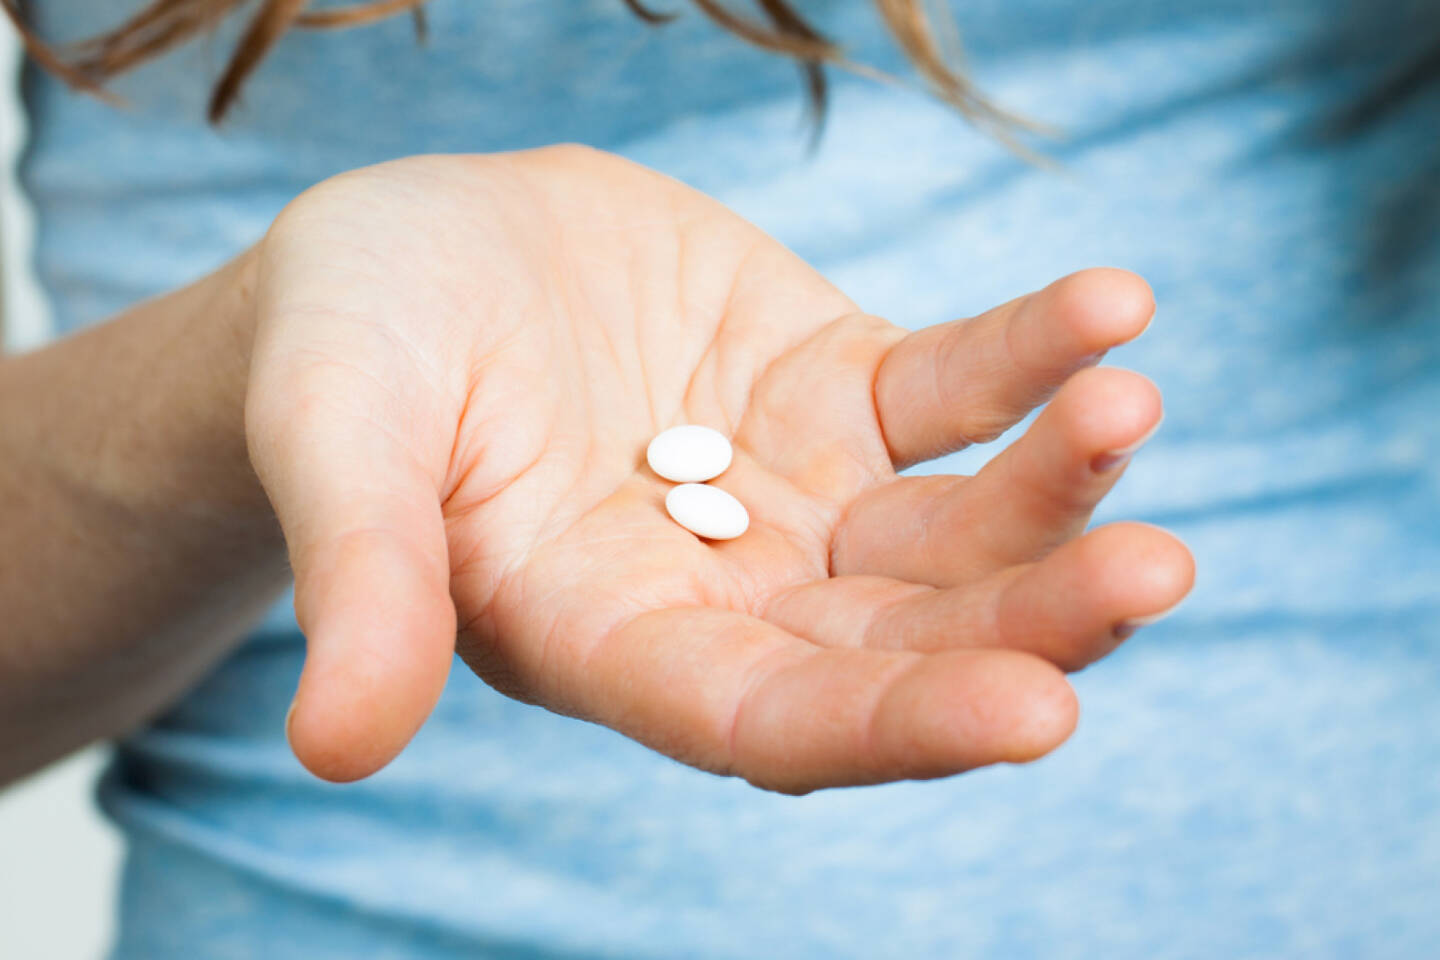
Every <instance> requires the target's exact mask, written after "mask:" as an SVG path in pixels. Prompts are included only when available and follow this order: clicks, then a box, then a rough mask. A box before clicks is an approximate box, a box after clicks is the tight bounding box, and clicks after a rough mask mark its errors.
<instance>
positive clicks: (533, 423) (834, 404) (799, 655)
mask: <svg viewBox="0 0 1440 960" xmlns="http://www.w3.org/2000/svg"><path fill="white" fill-rule="evenodd" d="M257 296H258V306H259V313H260V318H261V327H260V333H259V336H258V339H257V346H256V351H255V357H254V361H253V366H252V378H251V386H250V392H249V398H248V406H247V428H248V432H249V436H250V445H251V451H252V458H253V460H254V463H255V466H256V469H257V472H258V473H259V475H260V477H261V479H262V481H263V482H264V483H265V486H266V489H267V491H268V492H269V493H270V495H271V499H272V501H273V502H274V504H275V506H276V510H277V513H278V515H279V517H280V520H281V523H282V525H283V527H284V530H285V534H286V538H287V542H288V543H289V546H290V551H291V558H292V563H293V565H294V568H295V572H296V607H297V613H298V615H299V618H300V622H301V625H302V628H303V629H304V631H305V634H306V637H307V642H308V644H309V653H308V656H307V661H306V668H305V673H304V676H303V677H302V681H301V686H300V691H299V693H298V694H297V699H296V706H295V709H294V711H293V714H292V718H291V722H290V736H291V742H292V744H293V745H294V747H295V750H296V753H297V755H298V756H299V757H300V759H301V760H302V761H303V762H304V763H305V764H306V765H307V766H309V767H310V768H311V769H312V770H314V771H315V772H317V773H319V774H320V775H322V776H327V777H330V778H333V779H350V778H354V777H358V776H363V775H365V774H367V773H370V772H372V771H373V770H375V769H377V768H378V767H379V766H381V765H383V764H384V763H386V762H388V760H389V759H390V758H391V757H393V756H394V754H395V753H396V752H398V750H399V749H400V748H401V747H402V746H403V745H404V743H405V742H406V741H407V740H408V739H409V738H410V737H411V736H412V735H413V733H414V732H415V730H416V729H417V728H418V726H419V725H420V723H422V722H423V720H424V718H425V716H426V715H427V714H428V712H429V710H430V709H431V707H432V706H433V705H434V702H435V700H436V698H437V697H438V696H439V693H440V690H441V688H442V686H443V683H444V680H445V676H446V673H447V671H448V668H449V663H450V657H451V653H452V652H453V651H454V650H455V649H456V638H457V635H458V638H459V644H458V649H459V651H460V653H461V655H462V656H463V657H464V659H465V660H466V662H467V663H469V664H470V666H471V667H472V668H473V669H474V670H475V671H476V672H477V673H478V674H479V675H480V676H481V677H482V678H484V679H485V680H486V681H487V682H489V683H490V684H491V685H493V686H494V687H496V688H497V689H499V690H501V691H502V692H504V693H506V694H509V695H511V696H514V697H517V698H519V699H522V700H526V701H529V702H532V703H537V704H540V705H543V706H545V707H547V708H549V709H551V710H556V711H558V712H562V713H566V714H570V715H574V716H579V717H583V718H586V719H589V720H593V721H596V722H599V723H603V724H605V725H607V726H610V727H613V728H615V729H616V730H619V731H621V732H622V733H625V734H626V735H628V736H631V737H634V738H635V739H637V740H639V741H641V742H642V743H645V744H647V745H649V746H651V747H654V748H655V749H658V750H660V751H662V752H664V753H667V754H669V755H670V756H673V757H675V758H677V759H680V760H682V761H684V762H687V763H690V764H693V765H695V766H698V767H701V768H703V769H707V770H712V771H715V772H721V773H732V774H736V775H739V776H743V777H745V778H746V779H748V780H750V781H751V782H753V783H756V784H758V785H761V786H765V787H768V788H772V789H778V790H786V791H803V790H809V789H814V788H817V787H823V786H832V785H841V784H853V783H869V782H878V781H884V780H893V779H900V778H914V777H931V776H941V775H945V774H950V773H954V772H957V771H960V770H964V769H968V768H971V767H974V766H978V765H982V764H986V763H993V762H998V761H1017V760H1024V759H1029V758H1032V757H1035V756H1039V755H1040V754H1042V753H1044V752H1046V751H1048V750H1049V749H1051V748H1053V747H1054V746H1055V745H1057V744H1058V743H1059V742H1061V741H1062V740H1063V739H1064V738H1065V737H1066V736H1067V735H1068V734H1069V732H1070V730H1071V729H1072V727H1073V725H1074V718H1075V704H1074V700H1073V695H1072V694H1071V692H1070V689H1069V687H1068V685H1067V684H1066V683H1065V681H1064V679H1063V676H1062V674H1061V672H1060V670H1061V668H1065V669H1069V668H1076V667H1079V666H1081V665H1083V664H1085V663H1087V662H1089V661H1090V660H1092V659H1094V658H1095V657H1097V656H1100V655H1103V654H1104V653H1105V652H1107V651H1108V650H1109V649H1110V648H1111V647H1113V645H1114V644H1115V643H1116V642H1117V639H1118V638H1121V637H1123V636H1124V635H1125V633H1126V632H1127V631H1128V630H1129V629H1131V628H1132V625H1133V624H1134V623H1136V622H1138V621H1140V620H1142V619H1143V618H1144V617H1146V616H1149V615H1152V614H1154V613H1157V612H1159V611H1162V610H1164V609H1166V608H1168V607H1170V606H1173V605H1174V604H1175V603H1176V602H1178V600H1179V599H1180V598H1181V597H1182V596H1183V594H1184V593H1185V591H1186V590H1188V588H1189V583H1190V578H1191V566H1190V559H1189V555H1188V553H1186V551H1185V549H1184V547H1183V546H1181V545H1180V544H1179V543H1178V542H1177V541H1175V540H1174V539H1173V538H1171V537H1170V536H1169V535H1168V534H1165V533H1163V532H1161V531H1158V530H1155V529H1153V528H1149V527H1143V526H1139V525H1116V526H1112V527H1109V528H1104V529H1101V530H1097V531H1093V532H1091V533H1090V534H1088V535H1085V536H1078V535H1079V534H1080V533H1081V531H1082V530H1083V529H1084V526H1085V524H1086V522H1087V520H1088V517H1089V513H1090V511H1091V509H1092V507H1093V506H1094V504H1095V503H1096V502H1097V501H1098V500H1099V498H1100V497H1102V496H1103V495H1104V493H1105V492H1106V491H1107V490H1108V489H1109V487H1110V485H1111V484H1112V483H1113V482H1114V480H1115V478H1116V477H1117V476H1118V474H1119V473H1120V472H1121V469H1122V468H1123V463H1124V459H1125V455H1126V453H1127V452H1128V451H1129V450H1130V449H1133V447H1134V446H1136V445H1137V444H1138V442H1139V441H1141V440H1142V439H1143V437H1144V436H1145V435H1146V434H1148V432H1149V431H1151V430H1152V429H1153V427H1154V425H1155V424H1156V423H1157V422H1158V419H1159V416H1160V405H1159V398H1158V395H1157V394H1156V392H1155V390H1154V388H1153V387H1152V386H1151V385H1150V384H1149V383H1148V382H1147V381H1144V380H1143V379H1142V378H1139V377H1137V376H1135V375H1133V374H1128V373H1124V372H1122V371H1114V370H1087V369H1086V368H1087V367H1089V366H1090V365H1091V364H1092V363H1093V360H1094V358H1095V357H1096V356H1097V355H1098V354H1099V353H1101V352H1103V351H1104V350H1105V349H1107V348H1108V347H1110V346H1112V345H1113V344H1115V343H1118V342H1121V341H1123V340H1126V339H1129V338H1130V337H1132V336H1134V335H1136V334H1137V333H1138V332H1139V330H1140V329H1141V328H1142V327H1143V325H1144V323H1145V322H1146V321H1147V319H1148V317H1149V313H1150V302H1149V294H1148V291H1147V290H1146V289H1145V288H1144V285H1143V283H1141V282H1140V281H1139V280H1138V279H1136V278H1134V277H1132V276H1130V275H1128V274H1123V273H1120V272H1118V271H1088V272H1086V273H1083V274H1078V275H1075V276H1073V277H1071V278H1068V279H1066V280H1063V281H1060V282H1059V283H1057V284H1054V285H1052V286H1051V287H1049V288H1047V289H1046V290H1045V291H1042V292H1041V293H1039V294H1036V295H1033V296H1031V297H1028V298H1022V299H1021V300H1019V301H1015V302H1013V303H1011V304H1007V305H1005V306H1003V307H1001V308H997V310H995V311H992V312H991V313H990V314H986V315H985V316H983V317H980V318H976V319H974V320H971V321H964V322H959V323H954V324H949V325H944V326H940V327H935V328H931V329H929V330H926V331H923V332H921V333H918V334H913V335H907V334H906V333H905V331H903V330H901V329H900V328H898V327H895V326H893V325H891V324H889V323H887V322H885V321H882V320H879V319H877V318H874V317H870V316H867V315H865V314H863V313H861V312H860V311H859V310H858V308H857V307H856V306H855V305H854V304H853V303H851V302H850V301H849V300H848V299H846V298H845V297H844V296H843V295H842V294H840V293H839V292H838V291H836V290H835V289H834V288H833V287H832V286H830V285H829V284H828V283H826V282H825V280H824V279H823V278H821V277H820V276H819V275H818V274H817V273H815V272H814V271H813V270H812V269H810V268H809V267H808V266H806V265H805V264H804V263H803V262H801V261H800V260H798V259H797V258H796V257H794V256H793V255H792V254H790V253H789V252H788V251H786V250H785V249H784V248H783V247H781V246H780V245H779V244H777V243H776V242H775V241H773V240H771V239H770V238H768V237H766V236H765V235H764V234H763V233H761V232H760V231H759V230H757V229H756V228H754V227H753V226H751V225H749V224H747V223H746V222H744V221H743V220H741V219H740V218H738V217H736V216H735V215H734V214H732V213H730V212H729V211H727V210H726V209H725V208H724V207H723V206H721V205H719V204H717V203H715V202H714V201H712V200H709V199H708V198H706V197H704V196H703V195H700V194H698V193H696V192H694V191H692V190H689V189H687V188H685V187H684V186H682V185H680V184H677V183H675V182H673V181H670V180H668V179H666V178H664V177H661V176H659V175H657V174H655V173H652V172H650V171H647V170H645V169H643V168H640V167H637V166H634V165H632V164H629V163H627V162H625V161H622V160H619V159H617V158H614V157H610V156H607V155H604V154H599V153H596V152H594V151H588V150H584V149H579V148H559V149H549V150H543V151H533V152H528V153H522V154H510V155H497V156H488V157H425V158H413V159H409V160H405V161H400V162H397V163H392V164H386V165H382V166H380V167H374V168H369V169H367V170H363V171H358V172H356V173H352V174H347V175H345V176H343V177H340V178H337V179H335V180H332V181H327V182H326V183H325V184H322V185H321V186H320V187H318V188H316V189H315V190H312V191H310V192H309V193H307V194H306V195H304V196H302V197H301V198H300V199H299V200H297V201H296V202H295V203H294V204H292V206H291V207H290V208H289V209H288V210H287V211H286V213H285V214H284V215H282V217H281V218H280V219H279V220H278V221H277V223H276V225H275V227H274V228H273V229H272V231H271V233H270V235H269V236H268V237H267V239H266V241H265V244H264V246H263V248H262V255H261V267H260V281H259V290H258V295H257ZM1077 371H1083V372H1079V373H1077ZM1067 380H1068V381H1070V382H1069V383H1068V384H1067V385H1066V386H1065V389H1064V390H1063V391H1062V392H1061V394H1060V396H1059V397H1058V398H1057V399H1056V401H1055V402H1054V403H1053V404H1052V405H1051V407H1050V408H1049V409H1047V410H1046V411H1045V413H1043V414H1042V415H1041V417H1040V418H1039V419H1038V420H1037V422H1036V423H1035V425H1034V426H1033V427H1032V428H1031V430H1030V431H1029V432H1028V433H1027V435H1026V436H1025V437H1024V438H1022V439H1021V440H1020V441H1019V442H1017V443H1016V444H1015V445H1013V446H1012V447H1011V448H1010V449H1009V450H1007V451H1006V452H1005V453H1003V454H1002V455H1001V456H1000V457H998V458H997V459H996V460H995V461H993V462H992V463H991V464H990V465H989V466H987V467H986V468H985V470H983V471H982V472H981V473H980V474H978V475H977V476H976V477H974V478H957V477H925V478H897V476H896V473H895V470H896V469H897V468H899V467H903V466H904V465H905V464H908V463H913V462H917V461H919V460H923V459H926V458H929V457H933V456H935V455H938V454H941V453H944V452H947V451H949V450H953V449H957V448H959V447H960V446H963V445H964V444H966V443H968V442H972V441H975V440H981V439H988V438H991V437H993V436H995V435H997V434H998V433H999V432H1000V431H1002V430H1003V429H1004V428H1005V427H1006V426H1008V425H1010V424H1011V423H1013V422H1014V421H1016V420H1018V419H1019V418H1020V417H1022V416H1023V415H1024V414H1025V413H1026V412H1028V410H1029V409H1031V408H1032V407H1033V406H1035V405H1036V404H1038V403H1039V402H1041V401H1043V400H1044V399H1045V398H1047V397H1048V396H1049V395H1050V393H1052V392H1053V391H1054V390H1055V389H1056V388H1058V387H1059V386H1060V385H1061V384H1063V383H1066V381H1067ZM679 423H700V424H706V425H708V426H712V427H715V428H716V429H718V430H720V431H721V432H723V433H725V434H726V435H727V436H730V437H731V438H732V440H733V442H734V445H735V451H736V454H735V461H734V463H733V465H732V466H731V467H730V469H729V470H728V471H726V473H725V474H723V475H722V476H721V477H720V478H718V479H717V480H715V481H713V482H714V483H715V484H716V485H718V486H721V487H723V488H725V489H727V490H729V491H730V492H732V493H734V494H735V495H736V496H737V497H738V498H739V499H740V501H741V502H742V503H744V504H745V505H746V507H747V508H748V509H749V511H750V515H751V527H750V530H749V531H748V532H747V533H745V534H744V535H743V536H742V537H740V538H738V539H736V540H733V541H727V542H723V543H711V542H707V541H703V540H700V539H697V538H696V537H695V536H693V535H692V534H690V533H689V532H687V531H685V530H684V529H683V528H681V527H679V526H677V525H676V524H675V523H674V522H672V521H671V520H670V519H669V517H668V516H667V515H666V513H665V511H664V507H663V499H664V495H665V492H666V490H667V489H668V488H669V487H670V486H671V485H670V484H669V483H667V482H665V481H663V480H661V479H660V478H659V477H657V476H655V475H654V474H653V473H651V472H650V471H649V469H648V468H647V467H646V465H645V462H644V449H645V445H646V444H647V443H648V441H649V440H650V438H651V437H653V436H654V435H655V434H656V433H658V432H659V431H660V430H662V429H664V428H666V427H669V426H673V425H675V424H679ZM1077 537H1078V538H1077ZM1072 541H1073V542H1072Z"/></svg>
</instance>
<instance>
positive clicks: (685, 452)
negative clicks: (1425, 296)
mask: <svg viewBox="0 0 1440 960" xmlns="http://www.w3.org/2000/svg"><path fill="white" fill-rule="evenodd" d="M731 456H733V453H732V451H731V449H730V441H729V440H726V439H725V434H723V433H721V432H720V431H719V430H712V429H710V428H709V427H701V426H697V425H695V424H687V425H686V426H683V427H671V428H670V429H669V430H664V431H661V433H659V434H658V435H657V436H656V437H655V439H654V440H651V441H650V446H648V447H646V448H645V460H646V461H647V462H648V463H649V464H650V469H651V470H654V471H655V472H656V473H658V474H660V476H662V477H664V478H665V479H666V480H674V481H675V482H676V483H700V482H702V481H704V480H713V479H715V478H716V477H718V476H720V474H722V473H724V472H725V468H726V467H728V466H730V458H731Z"/></svg>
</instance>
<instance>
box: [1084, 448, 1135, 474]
mask: <svg viewBox="0 0 1440 960" xmlns="http://www.w3.org/2000/svg"><path fill="white" fill-rule="evenodd" d="M1133 455H1134V453H1133V451H1124V450H1116V451H1114V452H1112V453H1102V454H1100V455H1099V456H1098V457H1096V458H1095V459H1094V460H1091V461H1090V469H1091V470H1094V471H1095V472H1096V473H1104V472H1106V471H1107V470H1114V469H1116V468H1118V467H1122V466H1124V465H1125V464H1127V463H1129V462H1130V458H1131V457H1132V456H1133Z"/></svg>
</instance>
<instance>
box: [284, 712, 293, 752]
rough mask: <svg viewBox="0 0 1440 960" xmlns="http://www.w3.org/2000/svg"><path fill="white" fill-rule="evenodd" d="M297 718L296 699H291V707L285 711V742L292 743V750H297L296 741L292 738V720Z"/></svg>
mask: <svg viewBox="0 0 1440 960" xmlns="http://www.w3.org/2000/svg"><path fill="white" fill-rule="evenodd" d="M294 718H295V701H294V700H291V701H290V709H289V710H286V711H285V742H286V743H288V744H290V752H291V753H294V752H295V741H293V740H291V739H290V721H291V720H293V719H294Z"/></svg>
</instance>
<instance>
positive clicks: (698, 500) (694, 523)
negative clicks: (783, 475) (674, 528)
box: [665, 483, 750, 540]
mask: <svg viewBox="0 0 1440 960" xmlns="http://www.w3.org/2000/svg"><path fill="white" fill-rule="evenodd" d="M665 511H666V512H667V513H669V514H670V518H671V519H672V520H674V521H675V522H676V523H678V524H680V526H682V527H684V528H685V529H686V530H689V531H690V532H691V533H693V534H695V535H696V536H697V537H704V538H705V539H707V540H734V539H735V538H736V537H738V536H740V534H742V533H744V532H745V531H746V530H747V529H749V527H750V514H749V513H748V512H746V510H745V505H744V504H742V503H741V502H740V501H739V500H736V499H735V498H734V497H732V496H730V494H728V493H726V492H725V491H724V490H721V489H720V488H719V487H712V486H709V485H707V484H704V483H682V484H680V486H678V487H671V488H670V492H669V493H667V494H666V495H665Z"/></svg>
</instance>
